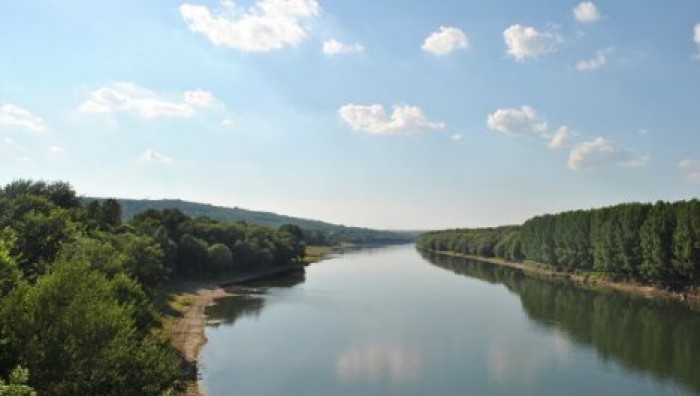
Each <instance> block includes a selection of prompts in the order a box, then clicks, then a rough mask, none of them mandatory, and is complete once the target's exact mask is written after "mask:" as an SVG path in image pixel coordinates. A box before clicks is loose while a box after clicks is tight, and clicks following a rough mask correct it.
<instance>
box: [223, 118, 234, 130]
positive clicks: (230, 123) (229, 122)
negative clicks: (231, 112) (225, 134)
mask: <svg viewBox="0 0 700 396" xmlns="http://www.w3.org/2000/svg"><path fill="white" fill-rule="evenodd" d="M234 125H236V123H235V121H233V120H232V119H231V118H224V119H223V120H221V126H222V127H224V128H231V127H232V126H234Z"/></svg>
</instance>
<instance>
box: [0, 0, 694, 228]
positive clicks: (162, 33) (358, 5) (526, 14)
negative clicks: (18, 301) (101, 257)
mask: <svg viewBox="0 0 700 396" xmlns="http://www.w3.org/2000/svg"><path fill="white" fill-rule="evenodd" d="M19 178H31V179H41V180H49V181H53V180H63V181H68V182H70V183H71V184H72V185H73V186H74V188H75V189H76V190H77V191H78V192H79V193H80V194H81V195H89V196H100V197H123V198H150V199H158V198H180V199H185V200H193V201H198V202H206V203H212V204H216V205H223V206H237V207H242V208H248V209H254V210H266V211H273V212H277V213H283V214H287V215H292V216H300V217H306V218H314V219H320V220H325V221H330V222H334V223H340V224H346V225H356V226H366V227H374V228H383V229H434V228H448V227H479V226H495V225H501V224H514V223H519V222H522V221H524V220H526V219H527V218H529V217H531V216H534V215H538V214H543V213H553V212H559V211H563V210H570V209H579V208H593V207H601V206H606V205H612V204H616V203H620V202H628V201H642V202H653V201H656V200H682V199H691V198H695V197H698V196H699V195H700V5H699V4H698V3H697V1H695V0H677V1H673V2H668V1H643V2H640V1H638V0H616V1H602V0H600V1H595V2H588V1H584V2H578V1H562V0H559V1H544V0H533V1H527V2H524V1H519V0H493V1H488V2H484V1H478V2H477V1H441V2H426V1H413V0H401V1H398V0H397V1H395V0H383V1H368V0H333V1H324V0H256V1H251V0H247V1H243V0H241V1H231V0H228V1H207V0H185V1H171V0H160V1H140V0H100V1H85V0H83V1H78V0H60V1H59V0H32V1H25V0H3V1H2V2H0V184H3V185H4V184H6V183H9V182H10V181H12V180H16V179H19Z"/></svg>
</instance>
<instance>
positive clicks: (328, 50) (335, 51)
mask: <svg viewBox="0 0 700 396" xmlns="http://www.w3.org/2000/svg"><path fill="white" fill-rule="evenodd" d="M364 50H365V47H363V46H362V44H360V43H353V44H345V43H341V42H340V41H338V40H336V39H330V40H326V41H324V42H323V53H324V54H326V55H341V54H350V53H354V52H362V51H364Z"/></svg>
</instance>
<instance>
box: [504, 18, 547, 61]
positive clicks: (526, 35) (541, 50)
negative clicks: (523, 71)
mask: <svg viewBox="0 0 700 396" xmlns="http://www.w3.org/2000/svg"><path fill="white" fill-rule="evenodd" d="M503 38H504V39H505V41H506V46H507V47H508V54H509V55H510V56H512V57H513V58H515V60H517V61H524V60H526V59H528V58H537V57H540V56H542V55H546V54H548V53H551V52H554V51H555V50H556V43H557V42H558V41H559V38H558V37H557V36H556V35H555V34H552V33H547V32H539V31H537V30H536V29H535V28H533V27H529V26H522V25H512V26H510V27H509V28H508V29H506V30H505V31H504V32H503Z"/></svg>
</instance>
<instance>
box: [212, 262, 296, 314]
mask: <svg viewBox="0 0 700 396" xmlns="http://www.w3.org/2000/svg"><path fill="white" fill-rule="evenodd" d="M305 280H306V274H305V273H304V271H297V272H292V273H290V274H287V275H285V276H281V277H275V278H269V279H264V280H260V281H252V282H247V283H244V284H241V285H237V286H231V287H229V288H227V289H226V291H228V292H229V293H231V294H232V295H231V296H230V297H225V298H222V299H219V300H217V301H216V303H215V304H213V305H211V306H209V307H207V309H206V315H207V325H208V326H213V327H218V326H220V325H228V326H232V325H233V324H234V323H235V322H236V321H237V320H238V319H242V318H246V317H257V316H259V315H260V312H261V311H262V310H263V308H264V307H265V294H266V293H267V289H268V288H273V287H274V288H290V287H294V286H296V285H298V284H301V283H303V282H304V281H305Z"/></svg>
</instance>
